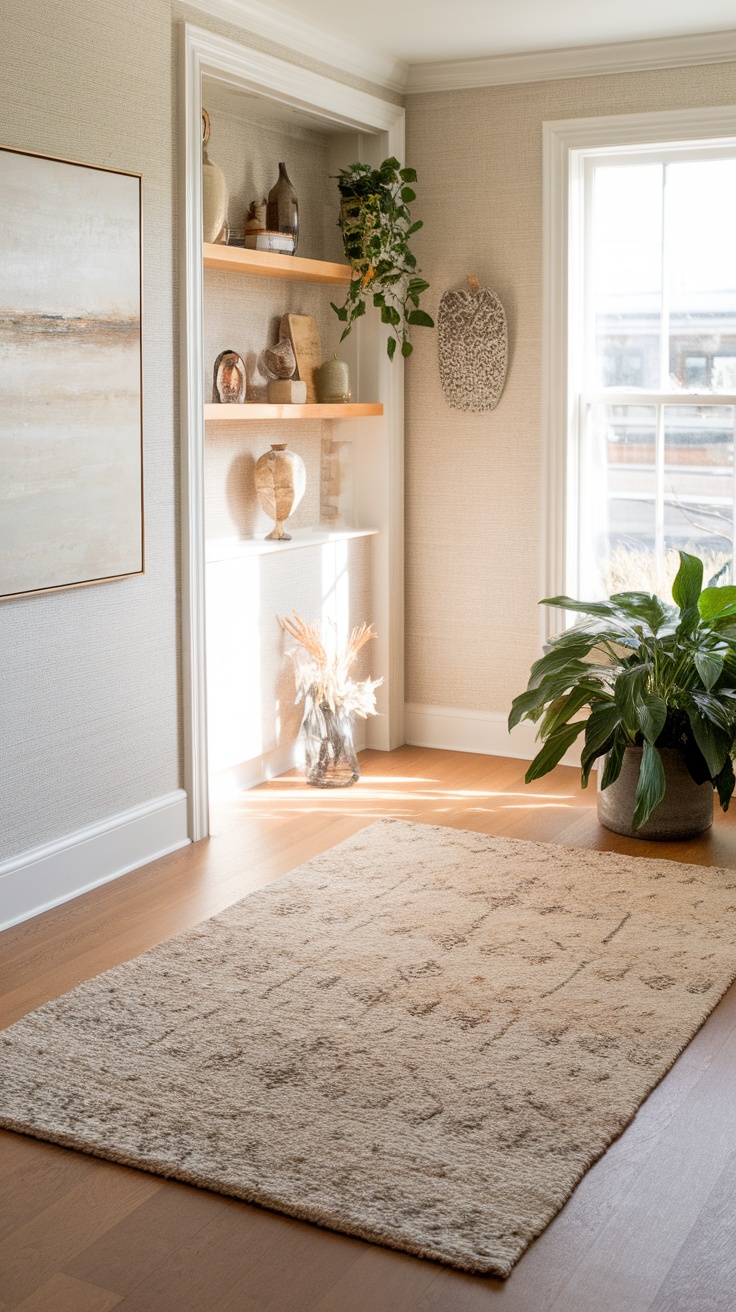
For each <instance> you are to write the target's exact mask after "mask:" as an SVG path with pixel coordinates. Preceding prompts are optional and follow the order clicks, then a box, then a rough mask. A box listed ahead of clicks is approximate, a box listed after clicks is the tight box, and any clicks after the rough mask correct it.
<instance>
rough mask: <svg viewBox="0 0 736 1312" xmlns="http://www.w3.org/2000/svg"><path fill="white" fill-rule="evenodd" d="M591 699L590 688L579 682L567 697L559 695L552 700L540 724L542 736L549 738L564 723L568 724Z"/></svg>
mask: <svg viewBox="0 0 736 1312" xmlns="http://www.w3.org/2000/svg"><path fill="white" fill-rule="evenodd" d="M589 701H590V689H589V688H588V686H587V685H586V684H584V683H583V684H579V685H578V686H577V687H576V688H573V689H572V691H571V692H569V693H568V694H567V696H566V697H558V698H556V700H555V701H553V702H552V704H551V706H550V707H549V710H548V711H547V714H546V715H545V717H544V719H543V720H542V723H541V726H540V730H539V733H540V736H541V737H542V738H548V737H549V736H550V734H553V733H556V731H557V730H558V729H560V728H561V727H562V725H563V724H567V722H568V720H571V719H572V717H573V715H577V713H578V711H581V710H582V709H583V707H584V706H587V704H588V702H589Z"/></svg>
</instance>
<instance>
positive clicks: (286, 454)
mask: <svg viewBox="0 0 736 1312" xmlns="http://www.w3.org/2000/svg"><path fill="white" fill-rule="evenodd" d="M306 486H307V471H306V469H305V468H304V461H303V460H302V458H301V456H298V455H296V454H295V453H294V452H293V451H287V449H286V443H285V442H274V443H273V444H272V446H271V450H270V451H266V452H265V453H264V455H262V456H261V457H260V459H259V460H257V461H256V488H257V490H258V496H259V497H260V501H261V505H262V506H263V509H264V510H265V512H266V514H267V515H270V517H271V519H275V520H276V523H275V525H274V527H273V529H272V530H271V532H270V533H268V534H267V535H266V540H267V541H268V540H269V539H273V540H275V541H283V542H290V541H291V534H290V533H286V532H284V524H285V522H286V520H287V519H288V518H289V515H291V514H293V512H294V511H295V510H296V508H297V506H298V505H299V502H300V501H301V499H302V497H303V496H304V490H305V488H306Z"/></svg>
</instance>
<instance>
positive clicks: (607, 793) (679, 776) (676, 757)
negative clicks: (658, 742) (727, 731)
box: [598, 747, 714, 842]
mask: <svg viewBox="0 0 736 1312" xmlns="http://www.w3.org/2000/svg"><path fill="white" fill-rule="evenodd" d="M660 755H661V757H662V764H663V765H664V774H665V779H666V781H667V791H666V793H665V795H664V798H663V799H662V801H661V802H660V804H659V806H658V807H656V808H655V810H654V811H653V812H652V814H651V815H650V817H649V819H648V820H647V822H646V824H643V825H642V826H641V828H640V829H632V828H631V820H632V817H633V814H634V800H635V797H636V785H637V783H638V782H639V767H640V766H641V756H642V749H641V747H627V748H626V751H625V752H624V760H623V765H622V767H621V773H620V775H619V777H618V779H617V780H616V782H615V783H613V784H610V786H609V787H608V788H606V789H604V790H603V792H601V790H600V787H599V789H598V819H599V820H600V822H601V824H602V825H605V827H606V829H612V830H613V832H614V833H615V834H626V835H627V837H629V838H646V839H649V840H651V839H662V840H665V841H666V840H669V841H670V842H673V841H675V840H678V839H684V838H695V836H696V835H697V834H702V833H703V830H705V829H709V828H710V826H711V825H712V824H713V798H714V792H713V785H712V784H710V783H704V784H696V783H695V780H694V779H693V778H692V776H691V775H690V773H689V771H688V768H687V766H686V765H685V759H684V757H683V755H682V752H679V751H677V750H676V748H674V747H662V748H661V749H660ZM601 777H602V776H601V775H599V783H600V778H601Z"/></svg>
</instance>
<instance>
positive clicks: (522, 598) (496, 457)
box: [406, 64, 736, 711]
mask: <svg viewBox="0 0 736 1312" xmlns="http://www.w3.org/2000/svg"><path fill="white" fill-rule="evenodd" d="M735 101H736V65H733V64H714V65H709V66H702V67H696V68H685V69H673V70H666V71H657V72H648V73H632V74H626V75H618V76H615V77H614V76H607V77H596V78H579V79H575V80H568V81H560V82H543V83H536V84H528V85H523V86H504V87H489V88H486V89H482V90H471V91H454V92H438V93H432V94H425V95H416V96H410V97H408V100H407V159H408V161H409V163H411V164H412V165H413V166H414V167H415V168H416V169H417V170H418V173H419V182H418V186H417V193H418V200H417V203H416V205H415V207H414V208H415V210H416V213H417V216H418V217H421V218H423V219H424V222H425V227H424V229H423V230H422V231H421V232H420V233H418V235H417V241H416V251H417V255H418V257H419V261H420V264H421V265H422V268H423V271H424V274H425V276H426V277H427V279H428V280H429V282H430V283H431V291H430V293H429V294H428V295H427V298H426V300H427V309H428V310H429V312H430V313H433V312H436V309H437V305H438V303H439V298H440V296H441V295H442V293H443V292H444V291H446V290H447V289H448V288H453V287H459V286H462V285H463V284H464V282H465V278H466V275H467V274H468V273H469V272H475V273H477V275H478V277H479V279H480V281H481V283H482V284H484V285H488V286H490V287H492V288H494V290H495V291H496V292H497V293H498V295H499V296H500V298H501V300H502V302H503V304H504V306H505V308H506V313H507V316H508V323H509V333H510V368H509V375H508V381H507V384H506V389H505V391H504V394H503V396H502V398H501V401H500V403H499V405H498V407H497V409H496V410H494V411H492V412H490V413H488V414H479V415H469V414H464V413H462V412H459V411H456V410H451V409H450V408H449V406H448V405H447V404H446V402H445V400H444V397H443V394H442V390H441V388H440V382H439V374H438V368H437V339H436V334H435V333H430V332H421V331H420V332H418V333H417V334H416V346H415V351H414V355H413V356H412V358H411V360H410V361H409V365H408V368H407V430H406V514H407V522H406V543H407V557H406V559H407V580H406V584H407V586H406V596H407V701H409V702H414V703H420V704H424V705H436V706H446V707H458V708H465V709H470V710H479V711H506V710H507V709H508V707H509V704H510V702H511V699H512V698H513V696H514V695H515V694H516V693H517V692H519V691H521V689H522V688H523V687H524V686H525V684H526V679H527V674H528V668H529V665H530V664H531V662H532V661H533V660H534V659H535V658H536V656H537V655H538V654H539V619H538V606H537V602H538V600H539V598H540V596H541V595H542V592H541V587H542V582H541V577H542V529H541V507H542V487H541V472H540V468H541V466H540V462H541V455H542V447H541V443H542V440H543V439H542V422H541V415H540V407H541V397H540V356H541V311H542V281H541V279H542V270H541V249H542V123H543V122H544V121H545V120H549V119H563V118H576V117H588V116H592V115H603V114H627V113H635V112H642V111H647V110H662V109H675V108H683V107H690V106H706V105H720V104H733V103H734V102H735Z"/></svg>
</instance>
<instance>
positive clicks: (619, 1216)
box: [552, 1030, 736, 1312]
mask: <svg viewBox="0 0 736 1312" xmlns="http://www.w3.org/2000/svg"><path fill="white" fill-rule="evenodd" d="M718 1055H719V1060H717V1061H713V1062H711V1063H710V1065H709V1066H708V1067H707V1069H706V1070H705V1072H704V1073H703V1074H702V1075H701V1077H700V1079H699V1080H698V1081H697V1083H696V1084H695V1086H694V1088H693V1089H692V1090H691V1092H690V1094H689V1096H688V1097H687V1098H686V1099H685V1101H684V1103H683V1105H682V1107H680V1108H679V1109H678V1111H677V1112H676V1114H675V1115H674V1116H673V1117H672V1119H671V1121H670V1122H669V1124H668V1125H667V1127H666V1129H665V1132H664V1134H663V1135H662V1136H661V1138H660V1140H659V1143H658V1145H657V1151H656V1152H655V1153H653V1154H651V1156H650V1158H649V1160H648V1163H647V1167H648V1169H646V1170H643V1171H641V1172H640V1173H639V1175H638V1176H637V1177H636V1178H635V1179H634V1180H633V1181H631V1183H630V1184H629V1187H628V1189H625V1190H624V1191H623V1194H622V1196H621V1199H620V1205H619V1206H618V1207H617V1208H616V1209H615V1211H614V1212H613V1214H612V1216H611V1217H610V1219H609V1221H608V1222H607V1224H606V1225H605V1226H604V1227H603V1229H602V1230H601V1232H600V1234H599V1235H598V1236H597V1238H596V1242H595V1243H594V1244H593V1245H592V1247H591V1248H590V1250H589V1252H588V1253H587V1255H586V1256H585V1258H584V1259H583V1261H582V1262H581V1263H580V1264H579V1265H578V1267H577V1268H576V1269H575V1271H574V1273H573V1275H572V1276H571V1277H570V1279H569V1280H567V1281H565V1282H564V1283H563V1286H562V1290H561V1292H560V1294H559V1296H558V1298H557V1299H556V1300H555V1301H554V1302H553V1304H552V1312H589V1309H590V1308H595V1309H596V1312H620V1309H621V1308H622V1307H625V1308H626V1310H627V1312H647V1310H648V1309H649V1308H650V1306H651V1304H652V1302H653V1300H654V1298H655V1296H656V1294H657V1290H658V1289H659V1288H660V1286H661V1285H662V1283H663V1281H664V1280H665V1279H666V1277H667V1274H668V1272H669V1270H670V1267H671V1266H672V1264H673V1263H674V1262H675V1260H676V1258H677V1255H678V1253H679V1251H680V1249H681V1247H682V1245H683V1243H684V1241H685V1239H686V1238H687V1236H688V1234H689V1233H690V1230H691V1229H692V1227H693V1226H694V1225H695V1223H696V1221H697V1218H698V1216H699V1214H700V1212H701V1210H702V1209H703V1208H704V1207H705V1206H706V1205H707V1200H708V1197H709V1195H710V1194H711V1191H712V1190H713V1188H714V1186H715V1184H716V1182H717V1181H718V1178H719V1176H720V1174H721V1171H722V1169H723V1163H724V1161H725V1160H727V1159H728V1157H729V1156H731V1155H733V1154H734V1153H736V1115H735V1114H734V1096H733V1090H734V1070H736V1030H734V1031H733V1032H732V1034H731V1035H730V1037H729V1038H728V1040H727V1041H726V1043H725V1044H724V1046H723V1048H722V1049H721V1050H720V1052H719V1054H718ZM664 1200H666V1202H667V1205H666V1206H663V1201H664ZM614 1260H615V1266H616V1271H617V1279H616V1282H615V1284H614V1283H612V1282H611V1279H610V1271H611V1264H612V1261H614ZM735 1302H736V1298H735Z"/></svg>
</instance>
